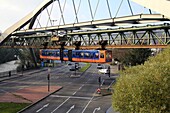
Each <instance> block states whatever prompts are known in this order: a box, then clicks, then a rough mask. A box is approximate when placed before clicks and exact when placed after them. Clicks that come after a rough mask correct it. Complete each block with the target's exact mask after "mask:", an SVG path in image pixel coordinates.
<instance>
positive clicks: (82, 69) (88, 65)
mask: <svg viewBox="0 0 170 113" xmlns="http://www.w3.org/2000/svg"><path fill="white" fill-rule="evenodd" d="M90 66H91V65H90V64H89V63H87V64H86V65H85V66H84V67H82V68H81V69H80V70H79V71H80V72H84V71H86V70H87V69H88V68H89V67H90Z"/></svg>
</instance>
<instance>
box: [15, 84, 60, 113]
mask: <svg viewBox="0 0 170 113" xmlns="http://www.w3.org/2000/svg"><path fill="white" fill-rule="evenodd" d="M62 88H63V87H61V88H59V89H58V90H56V91H54V92H52V93H49V94H48V95H47V96H45V97H43V98H42V99H40V100H38V101H37V102H35V103H32V104H31V105H29V106H27V107H25V108H23V109H22V110H20V111H18V112H17V113H22V112H24V111H25V110H27V109H29V108H31V107H32V106H34V105H35V104H37V103H39V102H41V101H42V100H44V99H46V98H47V97H49V96H50V95H52V94H54V93H55V92H57V91H59V90H61V89H62Z"/></svg>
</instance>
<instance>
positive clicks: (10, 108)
mask: <svg viewBox="0 0 170 113" xmlns="http://www.w3.org/2000/svg"><path fill="white" fill-rule="evenodd" d="M28 105H29V104H28V103H12V102H11V103H6V102H2V103H0V113H17V112H18V111H20V110H21V109H23V108H25V107H26V106H28Z"/></svg>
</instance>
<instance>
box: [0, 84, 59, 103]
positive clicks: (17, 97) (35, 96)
mask: <svg viewBox="0 0 170 113" xmlns="http://www.w3.org/2000/svg"><path fill="white" fill-rule="evenodd" d="M61 88H62V86H50V92H48V87H47V86H31V87H27V88H23V89H19V90H17V91H15V92H5V93H4V94H3V95H0V102H14V103H35V102H37V101H39V100H41V99H43V98H44V97H46V96H48V95H50V94H51V93H54V92H56V91H58V90H60V89H61Z"/></svg>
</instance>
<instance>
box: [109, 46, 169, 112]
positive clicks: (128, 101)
mask: <svg viewBox="0 0 170 113" xmlns="http://www.w3.org/2000/svg"><path fill="white" fill-rule="evenodd" d="M169 56H170V47H169V48H168V49H165V50H164V51H163V52H161V53H160V54H158V55H157V56H155V57H150V58H149V60H148V61H146V62H145V64H143V65H138V66H135V67H132V68H129V69H127V70H125V71H123V72H121V74H120V75H121V76H120V77H119V78H118V79H117V82H116V84H115V85H114V86H113V89H114V93H113V96H112V99H113V101H112V105H113V107H114V110H117V111H119V112H121V113H168V112H169V111H170V106H169V102H170V90H169V89H170V88H169V84H170V81H169V77H170V57H169Z"/></svg>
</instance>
